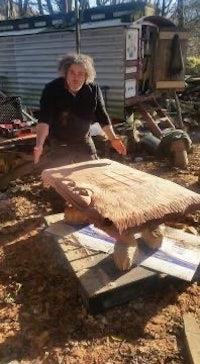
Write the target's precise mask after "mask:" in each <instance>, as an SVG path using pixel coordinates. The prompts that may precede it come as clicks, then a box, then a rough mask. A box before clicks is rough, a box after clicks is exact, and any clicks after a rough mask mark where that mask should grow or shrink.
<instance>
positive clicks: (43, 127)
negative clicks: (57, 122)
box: [34, 123, 49, 164]
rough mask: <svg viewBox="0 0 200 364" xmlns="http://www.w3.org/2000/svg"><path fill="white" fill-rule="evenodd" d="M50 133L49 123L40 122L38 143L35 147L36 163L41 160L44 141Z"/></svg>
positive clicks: (37, 134) (37, 130)
mask: <svg viewBox="0 0 200 364" xmlns="http://www.w3.org/2000/svg"><path fill="white" fill-rule="evenodd" d="M48 135H49V125H48V124H46V123H39V124H38V125H37V127H36V145H35V148H34V164H37V163H38V162H39V160H40V157H41V154H42V152H43V146H44V142H45V140H46V138H47V136H48Z"/></svg>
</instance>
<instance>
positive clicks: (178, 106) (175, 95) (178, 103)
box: [174, 91, 184, 130]
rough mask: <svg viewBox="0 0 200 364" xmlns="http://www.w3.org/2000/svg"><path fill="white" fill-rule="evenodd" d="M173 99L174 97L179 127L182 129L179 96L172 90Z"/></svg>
mask: <svg viewBox="0 0 200 364" xmlns="http://www.w3.org/2000/svg"><path fill="white" fill-rule="evenodd" d="M174 99H175V103H176V109H177V114H178V123H179V128H180V129H182V130H184V124H183V118H182V112H181V106H180V102H179V98H178V96H177V93H176V91H174Z"/></svg>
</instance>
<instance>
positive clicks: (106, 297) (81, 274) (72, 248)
mask: <svg viewBox="0 0 200 364" xmlns="http://www.w3.org/2000/svg"><path fill="white" fill-rule="evenodd" d="M62 217H63V214H57V215H51V216H48V217H46V218H45V220H46V222H47V225H48V226H49V228H47V229H46V230H45V235H46V237H47V238H53V239H54V241H55V242H56V243H57V244H58V245H59V248H60V250H61V251H62V253H63V255H64V256H65V258H66V261H67V263H68V264H69V266H70V268H71V270H72V272H73V273H74V275H75V277H76V278H77V280H78V283H79V287H80V294H81V297H82V300H83V302H84V304H85V306H86V307H87V308H88V310H89V311H90V312H91V313H93V314H95V313H99V312H101V311H103V310H105V309H106V308H109V307H113V306H115V305H117V304H121V303H124V302H127V301H129V300H130V299H134V297H136V295H137V289H138V287H139V286H140V285H141V283H142V284H143V285H144V286H145V285H148V286H150V282H151V281H152V280H154V279H155V278H156V277H157V276H158V275H157V273H155V272H152V271H151V270H148V269H145V268H142V267H133V268H132V269H131V270H130V271H128V272H120V271H119V270H117V268H116V267H115V264H114V261H113V259H112V255H110V254H106V253H102V252H95V251H91V250H89V249H86V248H85V247H83V246H81V245H80V243H78V242H77V240H76V239H74V237H73V236H72V235H70V236H69V235H66V231H65V229H64V224H65V223H64V222H63V221H60V218H62ZM62 225H63V226H62Z"/></svg>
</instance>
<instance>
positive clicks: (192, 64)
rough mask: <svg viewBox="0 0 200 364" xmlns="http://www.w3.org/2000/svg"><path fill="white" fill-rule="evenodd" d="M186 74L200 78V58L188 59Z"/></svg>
mask: <svg viewBox="0 0 200 364" xmlns="http://www.w3.org/2000/svg"><path fill="white" fill-rule="evenodd" d="M185 66H186V67H185V73H186V74H187V75H191V76H200V58H199V57H187V59H186V65H185Z"/></svg>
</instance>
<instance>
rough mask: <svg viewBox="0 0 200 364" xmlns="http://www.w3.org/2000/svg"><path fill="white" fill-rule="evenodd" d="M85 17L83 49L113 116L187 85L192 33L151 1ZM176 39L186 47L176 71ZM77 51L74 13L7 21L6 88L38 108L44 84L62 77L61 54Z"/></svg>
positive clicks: (2, 67)
mask: <svg viewBox="0 0 200 364" xmlns="http://www.w3.org/2000/svg"><path fill="white" fill-rule="evenodd" d="M138 4H139V5H138ZM136 5H137V6H136ZM138 6H139V8H138ZM81 20H82V24H81V52H83V53H87V54H89V55H91V56H92V57H93V58H94V62H95V66H96V70H97V79H96V81H97V82H98V83H99V84H100V86H101V87H102V90H103V93H104V97H105V102H106V106H107V109H108V112H109V114H110V116H111V118H112V119H113V120H117V121H124V120H127V118H129V117H130V115H131V114H132V111H133V108H134V106H135V105H136V104H138V103H143V102H144V101H146V100H149V99H150V98H151V97H152V96H155V95H156V94H157V93H159V92H163V91H166V90H177V89H178V90H181V89H183V88H184V85H185V84H184V64H183V60H184V56H185V53H186V45H187V33H186V32H185V31H179V30H178V29H177V27H176V26H175V24H173V23H172V22H171V21H170V20H168V19H165V18H163V17H159V16H155V15H154V9H153V8H152V7H151V6H149V7H147V6H146V5H145V3H143V2H133V3H127V4H119V5H115V6H104V7H98V8H93V9H88V10H85V11H84V13H83V16H82V19H81ZM174 40H176V41H177V42H178V44H179V48H180V49H179V51H180V52H179V58H180V65H179V69H178V71H177V72H175V73H174V72H171V71H170V65H171V64H172V63H173V43H174ZM75 50H76V27H75V24H74V13H72V14H71V15H70V14H67V15H66V16H65V17H64V15H63V14H61V15H60V16H59V15H58V14H57V15H53V16H50V15H48V16H43V17H33V18H27V19H16V20H7V21H1V22H0V88H1V89H2V90H3V91H4V92H5V93H6V94H8V95H12V96H13V95H16V96H20V97H21V99H22V102H23V104H24V105H26V106H27V107H28V108H29V109H32V110H38V108H39V99H40V95H41V91H42V89H43V87H44V85H45V84H46V83H47V82H49V81H51V80H52V79H53V78H54V77H56V76H57V62H58V59H59V57H60V56H61V55H63V54H64V53H66V52H69V51H75ZM181 62H182V63H181Z"/></svg>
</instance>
